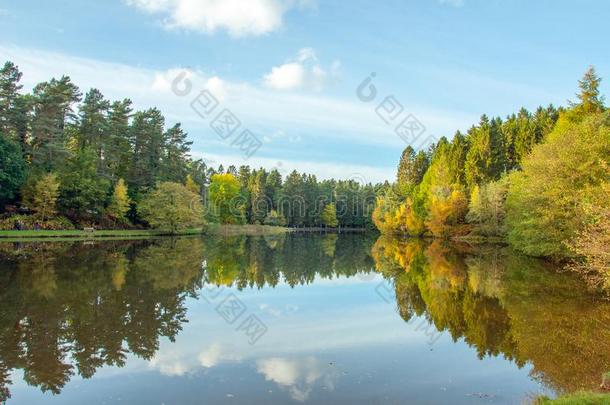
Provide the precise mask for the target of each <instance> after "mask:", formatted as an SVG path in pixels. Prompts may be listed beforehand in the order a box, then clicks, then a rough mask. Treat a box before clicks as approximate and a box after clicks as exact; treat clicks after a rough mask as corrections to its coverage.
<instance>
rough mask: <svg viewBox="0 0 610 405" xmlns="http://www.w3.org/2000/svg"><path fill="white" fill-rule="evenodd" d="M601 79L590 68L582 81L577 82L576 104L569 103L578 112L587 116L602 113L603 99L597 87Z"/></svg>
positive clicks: (591, 67)
mask: <svg viewBox="0 0 610 405" xmlns="http://www.w3.org/2000/svg"><path fill="white" fill-rule="evenodd" d="M601 81H602V79H601V78H600V77H599V76H598V75H597V72H595V68H594V67H593V66H590V67H589V69H587V71H586V72H585V74H584V75H583V77H582V79H580V80H579V81H578V87H579V88H580V92H579V93H578V94H577V95H576V97H578V100H579V102H578V103H571V104H572V105H573V106H574V107H575V108H576V109H577V110H578V111H579V112H582V113H585V114H588V113H596V112H602V111H604V109H605V107H604V97H603V96H601V95H600V94H599V85H600V83H601Z"/></svg>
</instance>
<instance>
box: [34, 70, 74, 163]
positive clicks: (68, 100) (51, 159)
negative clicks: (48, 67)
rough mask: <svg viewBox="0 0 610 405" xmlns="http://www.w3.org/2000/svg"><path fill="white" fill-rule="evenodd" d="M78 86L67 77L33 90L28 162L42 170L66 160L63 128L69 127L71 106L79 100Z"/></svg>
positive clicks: (72, 118)
mask: <svg viewBox="0 0 610 405" xmlns="http://www.w3.org/2000/svg"><path fill="white" fill-rule="evenodd" d="M80 98H81V94H80V92H79V90H78V87H76V85H74V84H73V83H72V81H71V80H70V78H69V77H67V76H62V77H61V79H59V80H57V79H51V80H50V81H49V82H44V83H40V84H38V85H37V86H36V87H34V91H33V100H32V101H33V114H34V115H33V117H32V140H31V144H32V145H31V149H32V163H33V165H34V166H36V167H38V168H40V169H42V170H45V171H49V170H53V169H56V168H59V167H61V166H62V164H63V162H64V161H65V160H66V158H67V157H68V154H67V150H66V141H67V136H66V131H65V129H66V126H67V125H70V124H73V123H74V121H75V118H76V117H75V115H74V111H73V109H72V108H73V105H74V104H75V103H76V102H78V101H80Z"/></svg>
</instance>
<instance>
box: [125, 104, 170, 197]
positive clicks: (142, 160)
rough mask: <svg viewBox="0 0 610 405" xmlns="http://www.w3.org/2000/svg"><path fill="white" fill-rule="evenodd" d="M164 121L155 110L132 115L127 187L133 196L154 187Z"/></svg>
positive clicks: (157, 174)
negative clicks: (131, 151)
mask: <svg viewBox="0 0 610 405" xmlns="http://www.w3.org/2000/svg"><path fill="white" fill-rule="evenodd" d="M164 124H165V119H164V118H163V115H162V114H161V112H160V111H159V110H158V109H156V108H151V109H149V110H146V111H139V112H137V113H135V114H134V117H133V122H132V125H131V128H130V137H131V141H132V143H133V156H132V159H131V167H130V170H129V176H128V181H127V182H128V185H129V188H130V190H132V189H133V193H134V194H135V195H137V194H139V193H141V192H143V191H145V190H147V189H152V188H153V187H154V186H155V183H156V182H157V180H158V178H159V172H160V167H161V158H162V156H163V146H164V130H163V126H164Z"/></svg>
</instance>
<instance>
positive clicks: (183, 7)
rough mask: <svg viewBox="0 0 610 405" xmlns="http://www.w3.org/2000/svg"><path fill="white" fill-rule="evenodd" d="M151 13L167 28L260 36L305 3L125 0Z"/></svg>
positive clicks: (239, 35)
mask: <svg viewBox="0 0 610 405" xmlns="http://www.w3.org/2000/svg"><path fill="white" fill-rule="evenodd" d="M126 2H127V4H128V5H130V6H133V7H137V8H139V9H141V10H144V11H146V12H149V13H151V14H160V15H161V16H162V17H163V19H164V20H163V24H164V25H165V26H166V27H167V28H170V29H171V28H182V29H187V30H193V31H199V32H204V33H208V34H211V33H214V32H216V31H218V30H226V31H228V32H229V34H230V35H231V36H234V37H243V36H247V35H262V34H266V33H269V32H272V31H275V30H277V29H278V28H280V27H281V26H282V21H283V16H284V14H285V13H286V12H287V11H288V10H290V9H291V8H293V7H295V6H299V8H302V7H303V6H304V5H306V3H304V2H299V1H294V0H126Z"/></svg>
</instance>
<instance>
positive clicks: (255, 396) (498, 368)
mask: <svg viewBox="0 0 610 405" xmlns="http://www.w3.org/2000/svg"><path fill="white" fill-rule="evenodd" d="M609 325H610V303H609V302H608V301H605V300H603V299H601V297H600V296H598V295H596V294H594V293H593V292H589V291H587V290H586V288H584V286H583V283H582V282H581V281H580V280H579V279H578V278H575V277H574V276H573V275H572V274H570V273H565V272H559V271H558V269H557V268H554V267H553V266H552V265H550V264H549V263H545V262H543V261H540V260H534V259H531V258H527V257H523V256H519V255H516V254H514V253H512V252H511V251H510V250H509V249H508V248H506V247H502V246H477V247H475V246H470V245H459V244H445V243H442V242H439V241H422V240H410V241H407V240H399V239H391V238H385V237H381V238H378V239H377V237H376V236H372V235H368V234H342V235H336V234H287V235H281V236H269V237H224V238H222V237H204V238H200V237H189V238H177V239H155V240H134V241H121V240H107V241H98V240H96V241H68V242H44V243H40V242H22V243H7V242H3V243H0V397H3V398H5V399H6V398H9V397H10V398H9V399H8V400H7V403H9V404H42V403H44V404H55V403H56V404H114V403H128V404H167V405H169V404H181V405H182V404H244V403H245V404H270V403H312V404H331V403H332V404H357V403H366V404H386V403H388V404H405V403H415V404H520V403H522V402H523V401H524V400H526V399H527V398H529V397H531V396H533V395H536V394H540V393H545V394H547V395H556V394H558V393H564V392H571V391H574V390H578V389H581V388H596V387H598V386H599V384H600V382H601V374H602V373H603V372H606V371H609V370H610V326H609ZM0 402H1V401H0Z"/></svg>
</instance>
